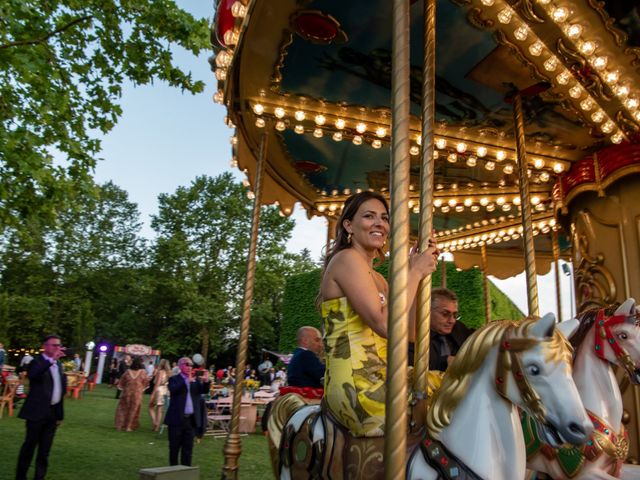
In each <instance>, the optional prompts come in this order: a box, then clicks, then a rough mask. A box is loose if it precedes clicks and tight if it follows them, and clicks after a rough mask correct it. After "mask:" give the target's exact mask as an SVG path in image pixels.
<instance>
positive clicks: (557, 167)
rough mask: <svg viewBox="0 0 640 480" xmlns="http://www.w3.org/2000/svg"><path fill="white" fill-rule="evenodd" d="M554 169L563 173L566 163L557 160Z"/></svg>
mask: <svg viewBox="0 0 640 480" xmlns="http://www.w3.org/2000/svg"><path fill="white" fill-rule="evenodd" d="M553 171H554V172H556V173H562V172H563V171H564V165H563V164H561V163H559V162H557V163H554V164H553Z"/></svg>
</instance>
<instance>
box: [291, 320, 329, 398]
mask: <svg viewBox="0 0 640 480" xmlns="http://www.w3.org/2000/svg"><path fill="white" fill-rule="evenodd" d="M296 339H297V341H298V348H296V349H295V351H294V352H293V357H291V361H290V362H289V368H288V370H287V378H288V383H289V385H290V386H292V387H312V388H322V386H323V384H322V378H323V377H324V370H325V365H324V363H322V362H321V361H320V358H319V355H321V354H322V351H323V350H324V346H323V344H322V337H321V336H320V332H319V331H318V329H317V328H313V327H300V328H299V329H298V334H297V336H296Z"/></svg>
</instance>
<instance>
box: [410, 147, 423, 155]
mask: <svg viewBox="0 0 640 480" xmlns="http://www.w3.org/2000/svg"><path fill="white" fill-rule="evenodd" d="M409 153H410V154H411V155H413V156H414V157H415V156H416V155H419V154H420V147H418V146H417V145H411V148H410V149H409Z"/></svg>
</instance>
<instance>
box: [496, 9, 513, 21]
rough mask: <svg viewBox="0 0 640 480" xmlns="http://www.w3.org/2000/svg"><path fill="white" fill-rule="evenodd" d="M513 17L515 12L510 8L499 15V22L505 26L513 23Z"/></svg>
mask: <svg viewBox="0 0 640 480" xmlns="http://www.w3.org/2000/svg"><path fill="white" fill-rule="evenodd" d="M512 16H513V11H512V10H511V9H510V8H505V9H504V10H501V11H500V13H498V21H499V22H500V23H504V24H505V25H506V24H507V23H509V22H510V21H511V17H512Z"/></svg>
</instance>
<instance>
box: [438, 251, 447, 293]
mask: <svg viewBox="0 0 640 480" xmlns="http://www.w3.org/2000/svg"><path fill="white" fill-rule="evenodd" d="M440 286H441V287H442V288H447V262H446V260H445V259H444V257H443V258H442V259H441V260H440Z"/></svg>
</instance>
